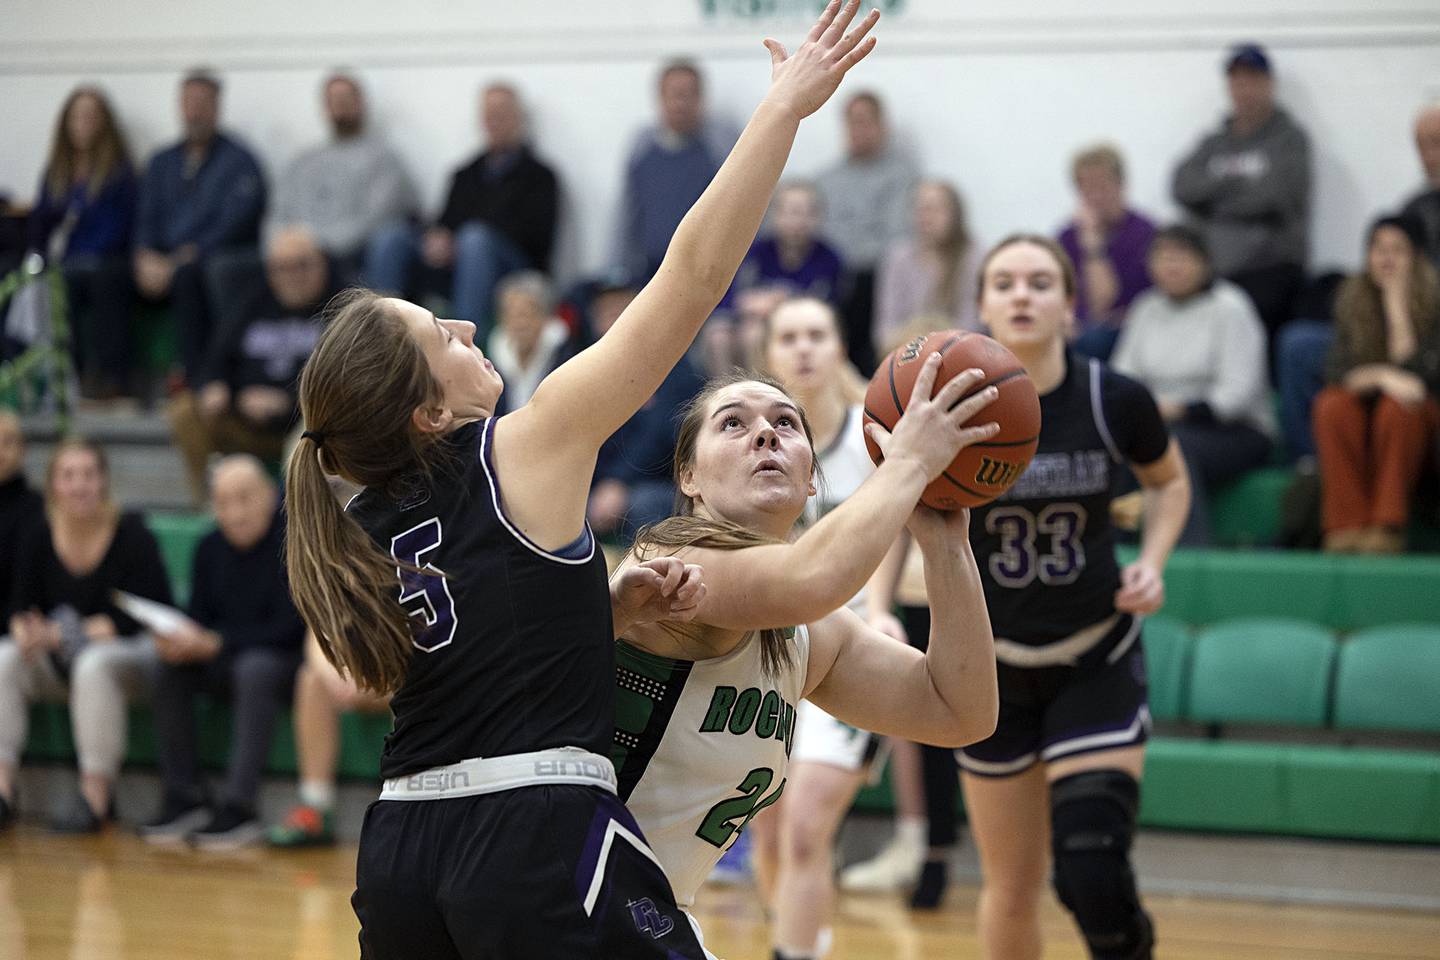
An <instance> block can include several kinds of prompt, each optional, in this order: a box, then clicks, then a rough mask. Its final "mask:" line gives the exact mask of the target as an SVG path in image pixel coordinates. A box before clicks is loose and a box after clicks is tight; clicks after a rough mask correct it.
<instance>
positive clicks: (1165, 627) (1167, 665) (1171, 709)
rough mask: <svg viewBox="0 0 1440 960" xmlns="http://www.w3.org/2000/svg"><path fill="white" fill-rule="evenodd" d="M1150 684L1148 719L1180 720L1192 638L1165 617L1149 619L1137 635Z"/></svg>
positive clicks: (1185, 627) (1183, 626) (1179, 623)
mask: <svg viewBox="0 0 1440 960" xmlns="http://www.w3.org/2000/svg"><path fill="white" fill-rule="evenodd" d="M1141 637H1142V642H1143V643H1144V645H1145V671H1146V674H1147V675H1148V677H1149V682H1150V715H1151V716H1152V717H1154V718H1155V719H1156V720H1179V719H1180V718H1181V717H1183V716H1184V701H1185V677H1186V675H1187V673H1188V672H1189V669H1190V649H1191V647H1192V646H1193V645H1194V638H1193V637H1192V636H1191V635H1190V628H1189V627H1187V626H1186V625H1185V624H1183V623H1181V622H1180V621H1178V620H1172V619H1170V618H1168V617H1151V618H1150V619H1149V620H1146V621H1145V629H1144V632H1143V633H1142V634H1141Z"/></svg>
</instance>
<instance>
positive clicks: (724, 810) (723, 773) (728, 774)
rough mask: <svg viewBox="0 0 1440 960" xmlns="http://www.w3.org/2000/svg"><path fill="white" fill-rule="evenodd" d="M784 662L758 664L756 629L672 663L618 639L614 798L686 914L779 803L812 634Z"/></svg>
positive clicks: (798, 635) (799, 635)
mask: <svg viewBox="0 0 1440 960" xmlns="http://www.w3.org/2000/svg"><path fill="white" fill-rule="evenodd" d="M791 643H792V651H793V652H792V655H791V658H790V663H789V665H788V666H786V667H785V668H783V670H782V672H781V675H780V676H777V677H769V678H767V677H765V676H764V674H763V672H762V671H761V669H760V640H759V636H758V634H757V635H755V636H753V637H752V638H750V639H749V640H747V641H745V642H744V643H743V644H742V645H741V646H740V647H738V648H737V649H735V650H734V651H733V652H731V653H729V654H728V655H726V656H724V657H716V658H714V659H712V660H697V661H690V660H672V659H670V658H668V657H659V656H655V655H654V654H651V653H647V652H645V651H643V650H640V649H638V648H636V647H634V646H631V645H630V644H628V643H626V642H625V641H623V640H621V641H617V642H616V644H615V649H616V683H617V687H618V689H617V690H616V698H615V743H614V746H613V748H612V750H611V757H612V759H613V760H614V761H615V771H616V774H617V776H618V778H619V785H620V798H621V799H622V800H624V801H625V805H626V806H627V807H629V808H630V812H631V813H633V814H634V815H635V819H636V820H637V821H638V822H639V824H640V829H641V830H643V831H644V833H645V839H646V840H648V841H649V842H650V846H651V848H652V849H653V850H654V851H655V855H656V856H657V857H658V858H659V860H660V864H661V866H662V867H664V868H665V873H666V875H667V876H668V877H669V879H670V886H671V887H672V889H673V890H674V891H675V900H676V902H677V903H678V904H679V905H680V906H682V907H686V908H688V907H689V906H690V905H691V904H692V903H693V902H694V900H695V892H696V891H697V890H698V889H699V888H700V885H701V884H702V883H704V882H705V878H706V877H708V876H709V875H710V871H711V869H712V868H713V867H714V866H715V863H716V862H717V861H718V860H719V859H720V856H721V854H723V853H724V852H725V850H726V849H727V848H728V847H729V846H730V845H731V844H732V843H734V842H735V838H736V837H737V836H739V834H740V831H741V830H743V829H744V828H745V825H746V824H747V823H749V822H750V819H751V818H752V817H754V816H755V814H756V813H758V812H759V811H761V810H763V809H764V808H766V807H768V806H770V805H771V804H772V803H774V802H775V801H776V800H778V799H780V792H781V791H782V790H783V789H784V788H785V764H786V761H787V759H788V757H789V755H790V748H791V745H792V743H793V741H794V733H795V708H796V705H797V704H799V702H800V696H801V694H802V693H803V692H804V687H805V670H806V666H807V664H808V663H809V660H810V636H809V633H808V632H807V631H806V630H805V628H804V627H799V628H796V630H795V634H794V637H793V639H792V640H791Z"/></svg>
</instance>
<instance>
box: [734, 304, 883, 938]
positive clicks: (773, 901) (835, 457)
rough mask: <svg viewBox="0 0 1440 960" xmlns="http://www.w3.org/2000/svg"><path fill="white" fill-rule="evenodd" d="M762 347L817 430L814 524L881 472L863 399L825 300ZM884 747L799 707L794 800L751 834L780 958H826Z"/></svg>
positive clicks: (878, 617)
mask: <svg viewBox="0 0 1440 960" xmlns="http://www.w3.org/2000/svg"><path fill="white" fill-rule="evenodd" d="M760 347H761V352H762V361H763V364H764V367H765V369H766V370H767V371H768V372H770V373H771V374H773V375H774V376H775V377H776V379H777V380H779V382H780V384H781V385H782V386H783V387H784V388H785V389H786V390H787V391H789V392H790V393H791V394H792V395H793V396H794V397H795V399H796V401H797V402H798V403H799V404H800V406H801V408H802V409H803V410H804V411H805V415H806V417H807V418H808V419H809V421H810V425H811V427H812V428H813V429H814V431H815V433H814V437H813V439H814V442H815V448H816V451H817V452H816V463H817V469H816V475H817V481H816V488H817V493H816V495H815V496H813V497H811V498H810V500H809V502H808V503H807V505H806V508H805V515H804V516H803V517H802V519H801V522H802V523H804V524H806V525H807V526H808V525H811V524H814V523H815V522H816V521H818V520H819V519H820V517H822V516H824V515H825V514H827V513H829V512H830V511H831V510H833V509H835V508H836V507H837V506H839V505H840V504H841V503H842V502H844V501H845V499H846V498H847V497H849V496H850V495H851V494H853V493H854V492H855V491H856V490H858V489H859V488H860V485H861V484H862V483H864V482H865V480H866V478H868V477H869V476H870V474H872V473H874V472H875V464H874V462H873V461H872V460H871V459H870V454H869V452H868V451H867V450H866V449H865V427H864V409H863V406H862V404H861V403H860V402H859V401H860V399H861V398H862V397H863V394H861V395H860V396H855V395H853V394H854V393H855V392H856V391H854V390H853V389H852V384H851V382H850V379H851V378H850V377H847V374H848V373H850V371H849V369H848V368H847V366H846V354H845V344H844V342H843V340H842V339H841V333H840V324H839V322H838V320H837V318H836V316H835V311H834V310H833V309H832V308H831V307H830V305H829V304H826V303H824V302H823V301H821V300H817V299H815V298H812V297H800V298H796V299H793V300H787V301H785V302H784V303H782V304H781V305H780V306H778V307H776V308H775V309H774V310H773V311H771V313H770V315H769V316H768V317H767V318H766V321H765V326H764V331H763V336H762V339H761V344H760ZM871 593H872V591H869V590H861V591H860V592H859V593H857V594H856V595H855V596H854V597H852V598H851V600H850V602H849V603H848V604H847V606H848V607H849V608H850V609H851V610H853V611H855V613H856V614H858V615H859V616H860V617H861V618H863V619H864V620H865V621H866V622H867V623H869V624H870V625H871V626H873V627H876V628H877V629H879V630H880V631H881V632H883V633H886V634H888V635H892V636H895V635H896V633H898V632H899V624H898V621H896V620H895V617H894V616H893V615H892V614H891V613H890V611H889V610H888V609H883V608H875V607H874V605H873V604H871V603H870V602H869V597H870V595H871ZM901 635H902V636H903V634H901ZM896 639H897V640H898V639H899V637H898V636H897V637H896ZM880 743H881V738H880V737H877V736H875V735H874V734H873V733H870V732H869V731H866V730H861V729H859V728H856V727H852V726H850V725H849V724H847V723H845V722H843V721H841V720H838V719H836V718H835V717H833V716H831V715H830V714H828V713H826V712H825V711H824V710H822V709H821V708H820V707H818V706H816V705H815V704H814V703H811V702H810V701H809V700H806V701H803V702H802V703H801V704H800V705H799V706H798V707H797V708H796V732H795V749H794V750H793V752H792V753H791V755H790V765H789V768H788V771H789V772H788V774H787V776H786V787H785V796H784V798H783V799H782V800H781V801H780V802H779V803H777V804H776V805H775V808H774V809H773V810H771V811H770V812H769V813H767V814H766V815H765V816H763V817H758V818H757V819H756V820H755V822H754V823H753V824H752V826H751V829H752V830H754V832H755V838H756V843H755V865H756V876H757V878H758V879H759V880H760V885H761V889H762V893H763V894H764V896H765V899H766V902H767V903H768V904H769V906H770V915H771V920H772V923H771V942H772V944H774V947H775V954H776V955H777V956H780V957H791V956H822V955H824V953H825V952H826V949H827V946H828V941H829V939H830V937H829V930H828V929H826V922H827V920H828V919H829V917H830V913H831V910H832V907H833V903H834V897H835V881H834V868H833V863H832V850H833V848H834V845H835V836H836V833H837V832H838V831H839V828H840V823H841V821H842V820H843V819H844V817H845V814H846V812H847V811H848V810H849V809H850V804H851V802H852V801H853V800H854V799H855V794H856V792H857V791H859V789H860V787H861V786H863V785H864V782H865V777H866V775H867V772H868V770H869V768H870V764H871V761H873V760H874V759H875V756H876V753H877V751H878V749H879V746H880Z"/></svg>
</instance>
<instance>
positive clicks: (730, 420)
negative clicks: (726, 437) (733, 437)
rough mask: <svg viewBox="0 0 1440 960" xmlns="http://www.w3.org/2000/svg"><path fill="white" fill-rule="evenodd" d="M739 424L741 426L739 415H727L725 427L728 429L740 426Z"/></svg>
mask: <svg viewBox="0 0 1440 960" xmlns="http://www.w3.org/2000/svg"><path fill="white" fill-rule="evenodd" d="M738 426H740V418H739V417H726V418H725V423H724V427H725V429H727V430H728V429H729V428H731V427H738Z"/></svg>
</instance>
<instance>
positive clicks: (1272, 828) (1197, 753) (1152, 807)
mask: <svg viewBox="0 0 1440 960" xmlns="http://www.w3.org/2000/svg"><path fill="white" fill-rule="evenodd" d="M1285 814H1286V804H1285V786H1284V773H1283V769H1282V766H1281V763H1280V758H1279V756H1278V754H1277V753H1276V750H1275V748H1274V745H1273V744H1268V743H1232V742H1229V741H1224V740H1189V739H1178V738H1175V737H1153V738H1151V740H1150V743H1149V746H1148V747H1147V749H1146V752H1145V779H1144V782H1143V783H1142V784H1141V787H1140V822H1141V823H1143V824H1146V825H1147V826H1152V827H1178V828H1182V829H1190V830H1243V831H1252V832H1261V833H1281V832H1284V829H1285Z"/></svg>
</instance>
